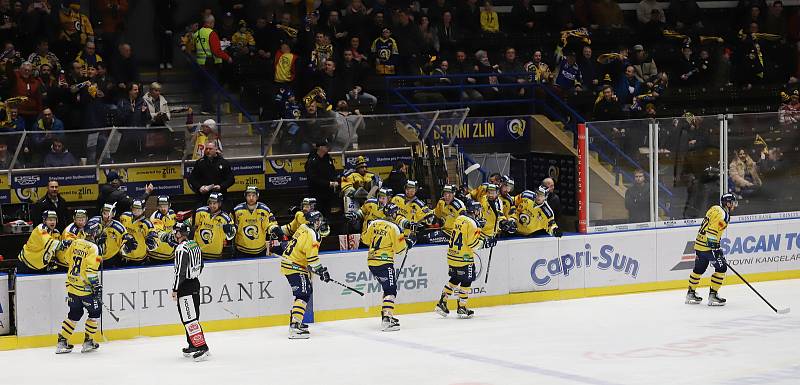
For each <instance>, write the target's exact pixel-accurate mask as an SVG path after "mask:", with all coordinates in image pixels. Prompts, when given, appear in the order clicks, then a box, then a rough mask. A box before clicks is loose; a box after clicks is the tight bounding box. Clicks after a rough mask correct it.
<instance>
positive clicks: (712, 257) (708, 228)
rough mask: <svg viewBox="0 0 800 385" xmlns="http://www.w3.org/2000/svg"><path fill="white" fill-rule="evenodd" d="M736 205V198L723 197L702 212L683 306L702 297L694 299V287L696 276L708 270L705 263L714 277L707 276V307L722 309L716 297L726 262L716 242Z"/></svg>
mask: <svg viewBox="0 0 800 385" xmlns="http://www.w3.org/2000/svg"><path fill="white" fill-rule="evenodd" d="M738 205H739V203H738V202H737V201H736V195H733V194H731V193H727V194H723V195H722V196H721V197H720V198H719V205H714V206H711V208H709V209H708V211H707V212H706V217H705V218H704V219H703V223H701V224H700V229H699V230H697V237H696V238H695V241H694V252H695V254H696V255H697V257H695V259H694V269H693V270H692V272H691V274H689V291H688V292H687V293H686V303H688V304H698V303H700V302H702V301H703V298H701V297H699V296H697V293H696V290H697V286H698V285H700V277H702V276H703V273H705V272H706V269H708V264H709V263H711V265H712V266H714V274H712V275H711V288H710V289H709V293H708V306H724V305H725V302H726V300H725V298H722V297H720V296H719V288H720V287H722V282H723V281H724V280H725V272H727V271H728V263H727V262H726V261H725V256H724V255H722V249H721V246H720V242H722V234H723V233H724V232H725V229H726V228H728V223H729V222H730V220H731V212H733V210H734V209H736V207H737V206H738Z"/></svg>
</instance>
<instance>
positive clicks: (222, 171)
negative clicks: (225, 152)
mask: <svg viewBox="0 0 800 385" xmlns="http://www.w3.org/2000/svg"><path fill="white" fill-rule="evenodd" d="M204 150H205V154H204V155H203V157H202V158H200V159H199V160H198V161H197V162H195V164H194V168H193V169H192V172H191V174H189V187H191V188H192V191H194V192H195V194H197V201H198V202H199V203H200V204H203V203H204V202H206V201H208V196H209V194H211V193H212V192H218V193H222V194H223V196H224V194H226V193H227V192H228V189H229V188H231V186H233V183H234V179H233V172H232V171H231V166H230V164H228V161H227V160H225V159H224V158H223V157H222V155H221V154H220V152H219V150H217V144H216V143H215V142H214V141H209V142H208V143H206V145H205V148H204Z"/></svg>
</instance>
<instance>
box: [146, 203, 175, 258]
mask: <svg viewBox="0 0 800 385" xmlns="http://www.w3.org/2000/svg"><path fill="white" fill-rule="evenodd" d="M175 222H176V221H175V212H174V211H172V209H169V211H167V213H166V214H162V213H161V211H159V210H156V211H155V212H153V214H151V215H150V223H152V224H153V227H155V229H156V232H158V233H159V234H160V233H170V232H172V228H173V227H174V226H175ZM173 251H175V248H174V247H173V246H171V245H170V244H169V242H160V241H159V242H158V247H156V249H155V250H150V251H148V252H147V255H148V256H150V258H153V259H158V260H161V261H168V260H170V259H172V252H173Z"/></svg>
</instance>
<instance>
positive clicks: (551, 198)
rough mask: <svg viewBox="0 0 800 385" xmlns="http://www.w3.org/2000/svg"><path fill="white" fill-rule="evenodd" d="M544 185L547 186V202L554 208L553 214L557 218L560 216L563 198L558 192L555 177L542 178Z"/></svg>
mask: <svg viewBox="0 0 800 385" xmlns="http://www.w3.org/2000/svg"><path fill="white" fill-rule="evenodd" d="M542 186H544V187H547V204H549V205H550V208H551V209H553V215H555V217H556V218H560V214H561V198H560V197H559V196H558V194H556V182H555V181H554V180H553V178H544V179H542ZM556 220H557V219H556Z"/></svg>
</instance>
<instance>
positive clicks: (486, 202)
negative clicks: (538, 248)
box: [480, 184, 517, 238]
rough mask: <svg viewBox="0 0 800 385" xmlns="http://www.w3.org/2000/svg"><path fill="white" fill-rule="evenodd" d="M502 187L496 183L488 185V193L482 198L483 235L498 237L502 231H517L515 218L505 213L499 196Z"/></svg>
mask: <svg viewBox="0 0 800 385" xmlns="http://www.w3.org/2000/svg"><path fill="white" fill-rule="evenodd" d="M499 190H500V188H499V187H498V186H497V185H496V184H489V185H488V186H486V195H484V196H483V199H481V201H480V203H481V207H482V209H483V210H482V211H483V219H485V220H486V224H485V225H483V229H482V231H483V236H485V237H487V238H491V237H496V236H497V235H498V234H499V233H500V232H501V231H505V232H508V233H514V232H516V231H517V224H516V221H515V220H514V219H513V218H507V217H506V216H505V215H503V212H504V208H503V201H502V200H500V198H499Z"/></svg>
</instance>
